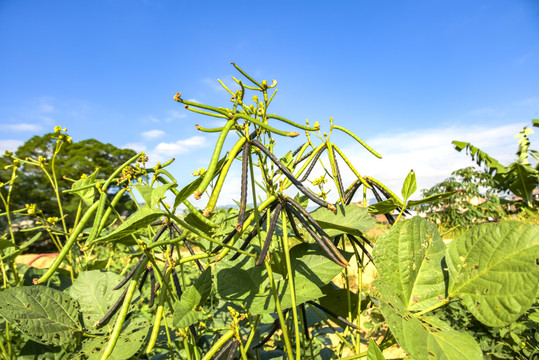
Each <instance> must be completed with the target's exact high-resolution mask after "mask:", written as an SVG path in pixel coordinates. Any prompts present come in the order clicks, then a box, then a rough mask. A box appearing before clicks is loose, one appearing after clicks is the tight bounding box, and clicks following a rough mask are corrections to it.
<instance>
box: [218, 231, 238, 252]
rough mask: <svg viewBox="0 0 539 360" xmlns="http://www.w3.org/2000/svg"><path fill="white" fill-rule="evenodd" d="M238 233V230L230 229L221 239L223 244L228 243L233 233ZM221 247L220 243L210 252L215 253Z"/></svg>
mask: <svg viewBox="0 0 539 360" xmlns="http://www.w3.org/2000/svg"><path fill="white" fill-rule="evenodd" d="M237 233H238V230H237V229H236V228H234V229H232V231H231V232H230V233H229V234H228V235H227V236H226V237H225V238H224V239H223V241H221V242H222V243H223V244H228V243H229V242H230V241H231V240H232V239H233V238H234V235H236V234H237ZM222 248H223V247H222V246H221V245H217V246H216V247H215V249H213V251H212V254H215V253H217V252H219V251H221V249H222Z"/></svg>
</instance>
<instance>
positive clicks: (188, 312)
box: [173, 267, 212, 328]
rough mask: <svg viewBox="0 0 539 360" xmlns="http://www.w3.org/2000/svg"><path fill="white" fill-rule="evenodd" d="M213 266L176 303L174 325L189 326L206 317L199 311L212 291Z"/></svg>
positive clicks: (178, 326) (179, 326)
mask: <svg viewBox="0 0 539 360" xmlns="http://www.w3.org/2000/svg"><path fill="white" fill-rule="evenodd" d="M211 283H212V282H211V268H210V267H209V268H207V269H206V270H205V271H204V272H203V273H202V274H201V275H200V277H199V278H198V279H197V281H196V282H195V284H194V285H191V286H189V287H188V288H187V290H186V291H185V292H184V293H183V294H182V297H181V299H180V300H179V301H177V302H176V303H174V319H173V321H174V326H175V327H177V328H185V327H188V326H190V325H192V324H194V323H196V322H197V321H200V320H203V319H204V318H205V316H204V314H203V313H202V312H200V311H197V308H198V307H199V306H202V305H203V304H204V303H205V302H206V299H207V298H208V296H209V295H210V292H211Z"/></svg>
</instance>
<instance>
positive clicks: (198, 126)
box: [195, 124, 223, 133]
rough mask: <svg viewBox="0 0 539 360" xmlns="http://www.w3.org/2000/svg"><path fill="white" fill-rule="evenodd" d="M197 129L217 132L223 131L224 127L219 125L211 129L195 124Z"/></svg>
mask: <svg viewBox="0 0 539 360" xmlns="http://www.w3.org/2000/svg"><path fill="white" fill-rule="evenodd" d="M195 127H196V129H197V130H198V131H202V132H207V133H216V132H221V131H223V128H222V127H219V128H211V129H208V128H204V127H202V126H200V125H198V124H196V125H195Z"/></svg>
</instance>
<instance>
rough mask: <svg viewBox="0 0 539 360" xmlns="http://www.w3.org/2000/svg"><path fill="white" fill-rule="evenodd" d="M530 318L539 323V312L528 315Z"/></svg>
mask: <svg viewBox="0 0 539 360" xmlns="http://www.w3.org/2000/svg"><path fill="white" fill-rule="evenodd" d="M528 319H530V320H531V321H533V322H536V323H538V324H539V312H533V313H531V314H530V315H528Z"/></svg>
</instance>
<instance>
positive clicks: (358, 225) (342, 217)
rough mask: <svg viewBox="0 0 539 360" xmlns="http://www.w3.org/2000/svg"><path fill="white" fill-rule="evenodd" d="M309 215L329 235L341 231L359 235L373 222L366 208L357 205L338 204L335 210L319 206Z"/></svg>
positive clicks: (368, 228)
mask: <svg viewBox="0 0 539 360" xmlns="http://www.w3.org/2000/svg"><path fill="white" fill-rule="evenodd" d="M311 216H312V217H313V218H314V219H315V220H316V222H317V223H318V224H319V225H320V226H321V227H322V229H324V231H326V233H327V234H328V235H329V236H330V237H333V236H336V235H339V234H343V233H345V234H350V235H357V236H359V235H362V234H363V233H364V232H367V231H369V230H370V228H371V227H372V226H373V225H374V223H375V220H374V219H373V218H372V217H371V216H370V215H369V214H368V211H367V209H365V208H362V207H359V206H357V205H346V206H343V205H341V204H339V205H337V210H336V211H335V212H333V211H331V210H329V209H327V208H322V207H319V208H318V209H316V210H315V211H313V212H312V213H311Z"/></svg>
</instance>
